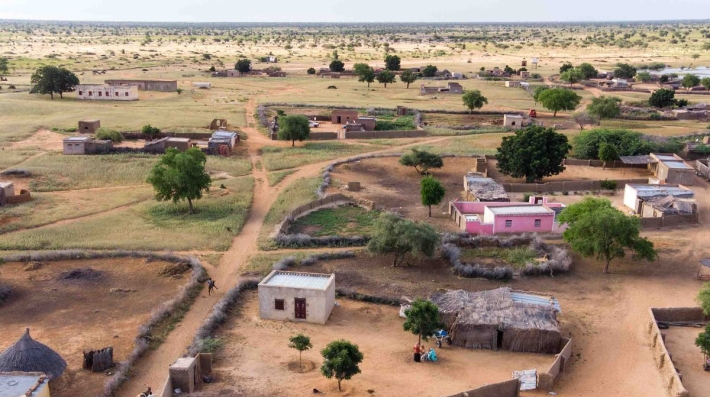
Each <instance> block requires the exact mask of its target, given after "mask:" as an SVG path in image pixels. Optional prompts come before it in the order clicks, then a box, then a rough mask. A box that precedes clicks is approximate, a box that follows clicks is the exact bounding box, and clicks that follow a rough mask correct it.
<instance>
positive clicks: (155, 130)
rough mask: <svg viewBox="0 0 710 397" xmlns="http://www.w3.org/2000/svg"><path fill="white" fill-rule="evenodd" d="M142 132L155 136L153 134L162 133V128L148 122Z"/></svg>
mask: <svg viewBox="0 0 710 397" xmlns="http://www.w3.org/2000/svg"><path fill="white" fill-rule="evenodd" d="M141 132H142V133H143V134H146V135H150V136H153V135H158V134H160V129H159V128H157V127H153V126H152V125H150V124H146V125H144V126H143V128H141Z"/></svg>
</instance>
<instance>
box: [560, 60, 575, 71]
mask: <svg viewBox="0 0 710 397" xmlns="http://www.w3.org/2000/svg"><path fill="white" fill-rule="evenodd" d="M572 68H574V65H572V64H571V63H569V62H565V63H563V64H562V66H560V74H562V73H564V72H566V71H568V70H570V69H572Z"/></svg>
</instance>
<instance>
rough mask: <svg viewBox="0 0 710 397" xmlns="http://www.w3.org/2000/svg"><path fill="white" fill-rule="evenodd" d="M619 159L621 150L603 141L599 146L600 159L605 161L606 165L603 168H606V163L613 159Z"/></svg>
mask: <svg viewBox="0 0 710 397" xmlns="http://www.w3.org/2000/svg"><path fill="white" fill-rule="evenodd" d="M618 159H619V152H618V151H617V150H616V146H614V145H612V144H610V143H606V142H602V144H601V145H600V146H599V160H601V161H603V162H604V167H602V169H604V168H606V164H607V163H610V162H612V161H616V160H618Z"/></svg>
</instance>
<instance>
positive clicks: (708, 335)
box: [695, 324, 710, 364]
mask: <svg viewBox="0 0 710 397" xmlns="http://www.w3.org/2000/svg"><path fill="white" fill-rule="evenodd" d="M695 346H697V347H699V348H700V352H701V353H703V358H704V359H705V360H707V359H708V357H710V324H707V325H705V330H704V331H703V332H701V333H699V334H698V337H697V338H695ZM703 364H705V362H703Z"/></svg>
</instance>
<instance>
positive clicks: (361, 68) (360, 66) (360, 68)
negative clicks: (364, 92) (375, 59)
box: [353, 63, 371, 76]
mask: <svg viewBox="0 0 710 397" xmlns="http://www.w3.org/2000/svg"><path fill="white" fill-rule="evenodd" d="M369 69H371V68H370V65H368V64H366V63H356V64H354V65H353V71H354V72H355V74H357V75H358V76H359V75H361V74H362V73H363V72H365V71H366V70H369Z"/></svg>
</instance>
